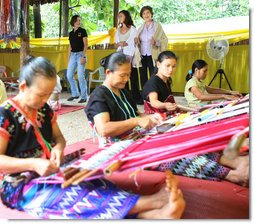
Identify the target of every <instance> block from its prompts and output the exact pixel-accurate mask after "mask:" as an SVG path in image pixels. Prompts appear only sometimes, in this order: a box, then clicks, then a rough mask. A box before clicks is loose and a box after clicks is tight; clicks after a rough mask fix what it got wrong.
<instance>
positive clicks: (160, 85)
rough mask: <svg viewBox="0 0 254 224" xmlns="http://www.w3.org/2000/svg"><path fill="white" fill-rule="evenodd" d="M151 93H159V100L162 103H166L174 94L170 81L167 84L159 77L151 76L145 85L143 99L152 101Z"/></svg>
mask: <svg viewBox="0 0 254 224" xmlns="http://www.w3.org/2000/svg"><path fill="white" fill-rule="evenodd" d="M151 92H156V93H158V100H159V101H160V102H164V101H165V100H166V99H167V97H168V96H169V95H171V94H172V92H171V87H170V83H169V81H167V84H166V83H165V82H164V81H163V80H162V79H161V78H160V77H159V76H158V75H153V76H151V78H150V79H149V80H148V81H147V82H146V84H145V85H144V87H143V91H142V97H143V99H144V100H147V101H150V100H149V98H148V95H149V94H150V93H151Z"/></svg>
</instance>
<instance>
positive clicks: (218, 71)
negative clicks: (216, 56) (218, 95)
mask: <svg viewBox="0 0 254 224" xmlns="http://www.w3.org/2000/svg"><path fill="white" fill-rule="evenodd" d="M218 74H219V75H220V88H221V80H222V76H223V75H224V76H225V79H226V81H227V84H228V86H229V88H230V90H232V88H231V85H230V83H229V81H228V78H227V76H226V74H225V72H224V70H223V69H222V68H221V65H220V68H219V69H218V70H217V72H216V73H215V75H214V76H213V78H212V80H211V82H210V83H209V84H208V86H210V85H211V84H212V82H213V80H214V79H215V78H216V76H217V75H218Z"/></svg>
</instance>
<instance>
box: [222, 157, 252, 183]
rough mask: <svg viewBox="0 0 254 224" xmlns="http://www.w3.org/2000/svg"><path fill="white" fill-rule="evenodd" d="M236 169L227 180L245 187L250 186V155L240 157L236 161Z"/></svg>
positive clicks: (229, 174)
mask: <svg viewBox="0 0 254 224" xmlns="http://www.w3.org/2000/svg"><path fill="white" fill-rule="evenodd" d="M234 168H235V169H233V170H231V171H230V172H229V173H228V175H227V176H226V178H225V179H226V180H229V181H231V182H233V183H236V184H239V185H241V186H244V187H248V186H249V168H250V165H249V155H247V156H238V157H237V158H236V159H235V160H234Z"/></svg>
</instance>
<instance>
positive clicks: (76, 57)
mask: <svg viewBox="0 0 254 224" xmlns="http://www.w3.org/2000/svg"><path fill="white" fill-rule="evenodd" d="M80 20H81V19H80V16H79V15H74V16H73V17H72V18H71V21H70V24H71V26H72V27H73V30H72V31H71V32H70V33H69V41H70V46H69V63H68V69H67V78H68V81H69V83H70V86H71V95H72V96H71V97H70V98H69V99H67V100H68V101H73V100H74V99H78V98H79V97H80V93H79V89H78V86H77V83H76V80H75V78H74V74H75V71H76V68H78V82H79V87H80V92H81V99H80V100H79V101H78V102H79V103H85V102H86V100H87V83H86V79H85V66H86V51H87V46H88V43H87V32H86V30H85V29H83V28H81V27H80Z"/></svg>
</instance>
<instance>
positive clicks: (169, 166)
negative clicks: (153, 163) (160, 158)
mask: <svg viewBox="0 0 254 224" xmlns="http://www.w3.org/2000/svg"><path fill="white" fill-rule="evenodd" d="M221 155H222V152H214V153H208V154H204V155H199V156H189V157H187V158H184V159H180V160H176V161H173V162H168V163H163V164H161V165H159V167H158V170H159V171H165V170H171V171H172V172H173V173H174V174H178V175H182V176H187V177H195V178H199V179H206V180H221V179H224V178H225V177H226V176H227V175H228V173H229V171H230V169H229V168H228V167H225V166H222V165H220V164H219V159H220V157H221Z"/></svg>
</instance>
